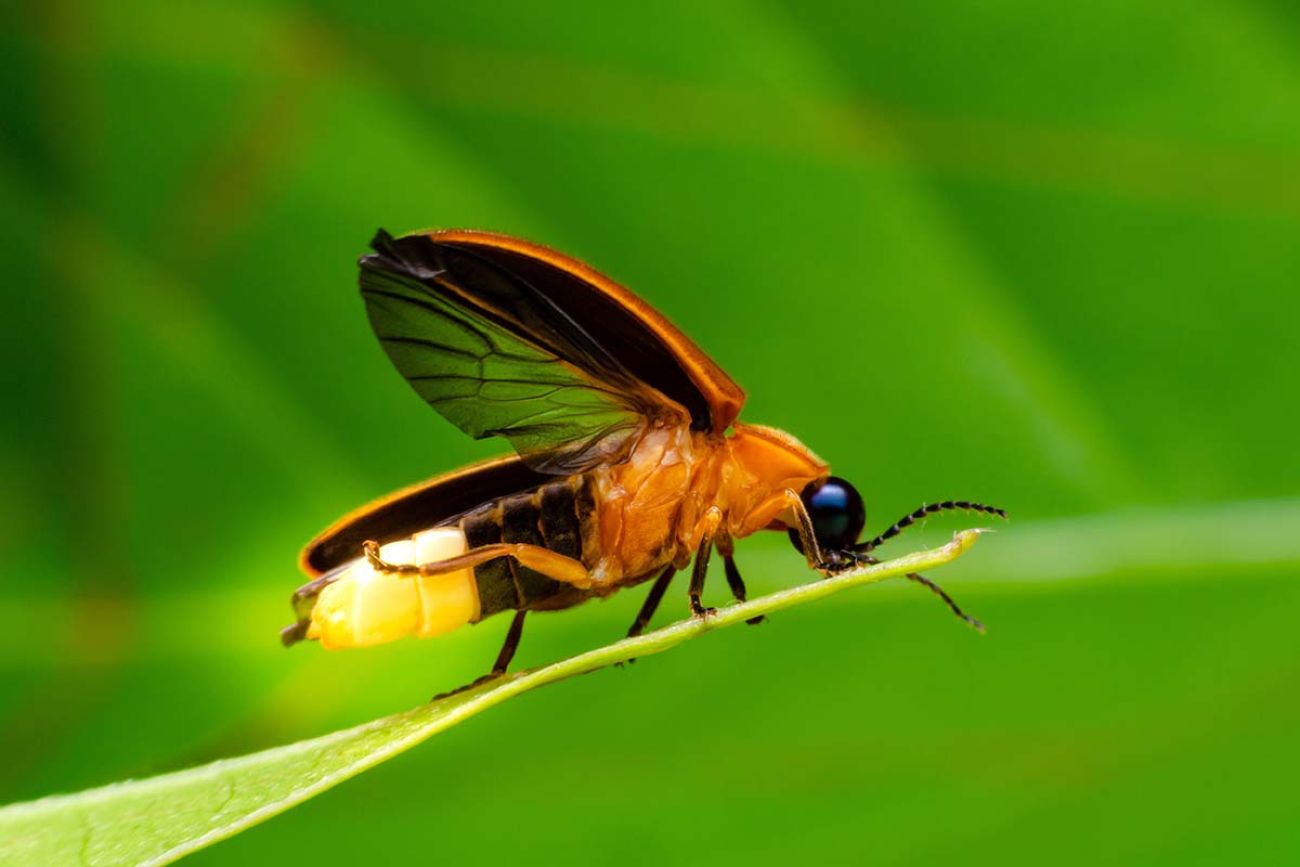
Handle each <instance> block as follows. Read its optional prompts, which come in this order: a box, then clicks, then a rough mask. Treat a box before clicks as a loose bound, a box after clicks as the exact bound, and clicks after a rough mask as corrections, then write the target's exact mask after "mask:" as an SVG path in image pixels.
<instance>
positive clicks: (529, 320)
mask: <svg viewBox="0 0 1300 867" xmlns="http://www.w3.org/2000/svg"><path fill="white" fill-rule="evenodd" d="M372 247H373V248H374V250H375V252H374V254H372V255H368V256H365V257H363V258H362V259H361V292H362V295H363V297H364V298H365V301H366V309H367V312H368V313H369V316H370V322H371V326H372V327H373V328H374V331H375V334H376V335H377V336H378V338H379V340H380V343H381V344H382V345H383V347H384V350H385V352H387V353H388V357H389V358H390V359H392V361H393V364H394V365H396V367H397V369H398V370H399V371H400V372H401V374H402V375H403V376H404V377H405V378H406V380H407V381H408V382H409V383H410V384H411V385H412V387H413V388H414V389H415V390H416V392H417V393H418V394H419V395H420V396H421V397H422V398H424V400H425V401H427V402H428V403H429V404H430V405H431V406H432V407H433V408H434V409H436V410H438V412H439V413H441V414H442V415H443V416H444V417H446V418H447V419H448V420H449V421H451V422H452V423H453V424H455V425H456V426H457V427H459V428H460V429H461V430H463V431H465V432H466V433H468V434H469V435H471V436H473V437H476V438H483V437H490V436H502V437H505V438H507V439H508V440H509V441H510V442H511V444H512V445H513V446H514V448H515V450H516V451H517V452H518V453H519V454H520V455H521V456H522V458H523V460H524V462H525V463H526V464H527V465H528V466H529V467H531V468H532V469H533V470H536V471H538V472H543V473H550V474H565V473H574V472H581V471H582V470H585V469H588V468H590V467H592V466H595V465H597V464H599V463H602V462H606V461H611V460H617V459H619V458H620V457H621V456H622V454H623V452H624V449H625V446H626V442H627V440H628V437H629V436H630V435H632V434H633V433H635V432H636V431H638V430H640V429H642V428H643V427H644V425H645V424H646V423H647V422H648V421H651V420H658V421H663V422H668V423H673V422H677V423H682V424H689V425H690V426H691V427H692V428H694V429H696V430H711V431H716V432H721V431H723V430H725V429H726V427H727V426H728V425H730V424H731V422H732V421H733V420H734V419H735V417H736V415H737V414H738V413H739V411H740V407H741V404H742V403H743V402H744V393H743V392H742V391H741V390H740V388H739V387H738V386H736V384H735V383H734V382H732V381H731V379H729V378H728V377H727V375H726V374H724V373H723V372H722V371H721V370H720V369H718V367H717V366H716V365H715V364H714V363H713V362H712V361H711V360H709V358H708V357H707V356H705V355H704V354H703V353H702V352H700V350H699V349H698V348H697V347H696V346H695V345H694V344H693V343H691V341H690V340H689V339H688V338H686V337H685V336H684V335H683V334H681V332H679V331H677V329H676V328H674V327H673V326H672V325H671V324H670V323H669V322H668V321H667V320H666V319H664V318H663V317H662V316H660V315H659V314H658V313H657V312H656V311H654V310H653V309H651V308H650V307H649V306H648V305H646V304H645V303H644V302H642V301H641V300H640V299H638V298H637V297H636V296H634V295H633V294H632V293H631V292H629V291H628V290H627V289H624V288H623V287H622V286H619V285H618V284H616V283H614V282H613V281H612V280H609V279H608V278H607V277H604V276H603V275H601V274H599V273H597V272H596V271H594V270H592V269H590V268H588V267H587V266H586V265H583V264H582V263H581V262H578V261H576V260H574V259H570V258H568V257H566V256H563V255H561V254H559V253H556V252H555V251H552V250H548V249H546V248H544V247H540V246H538V245H534V244H530V243H528V242H525V241H519V240H517V239H514V238H508V237H506V236H502V235H495V234H491V233H486V232H472V231H446V232H432V233H428V234H414V235H406V236H404V237H401V238H393V237H391V236H390V235H388V234H387V233H385V232H382V231H381V232H380V233H379V234H378V235H376V237H375V239H374V241H373V242H372Z"/></svg>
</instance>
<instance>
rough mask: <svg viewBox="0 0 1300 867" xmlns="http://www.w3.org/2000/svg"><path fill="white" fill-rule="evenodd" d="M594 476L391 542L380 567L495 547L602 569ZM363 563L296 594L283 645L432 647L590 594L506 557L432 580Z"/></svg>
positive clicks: (550, 485) (508, 499)
mask: <svg viewBox="0 0 1300 867" xmlns="http://www.w3.org/2000/svg"><path fill="white" fill-rule="evenodd" d="M592 495H593V484H592V480H591V478H590V477H589V476H586V475H580V476H570V477H567V478H560V479H556V480H555V481H552V482H547V483H545V484H543V485H540V486H538V487H536V488H534V489H533V490H530V491H524V492H521V493H518V494H510V495H507V496H503V497H501V498H499V499H497V500H495V501H493V502H489V503H485V504H484V505H482V506H479V507H477V508H475V509H472V510H470V511H469V512H466V513H464V514H462V515H460V516H458V517H455V518H452V519H449V520H448V521H447V522H446V523H444V524H442V525H441V526H437V527H431V528H429V529H427V530H422V531H420V532H417V533H414V534H412V535H411V536H409V537H406V538H401V539H393V540H390V541H388V542H386V543H385V544H383V545H382V546H381V547H380V558H381V559H383V560H385V561H387V562H390V563H395V564H416V565H426V564H430V563H436V562H440V561H443V560H447V559H449V558H451V557H456V556H459V555H460V554H464V553H465V552H466V551H469V550H472V549H474V548H478V547H481V546H483V545H490V544H493V543H496V542H519V543H524V544H529V545H536V546H539V547H543V548H547V549H548V550H551V551H554V552H556V553H558V554H563V555H564V556H566V557H571V558H573V559H575V560H578V561H580V562H582V563H583V565H584V566H586V567H587V568H588V569H589V570H590V569H592V568H593V567H594V566H595V565H596V563H598V562H599V560H600V556H601V551H600V539H599V533H598V532H596V506H595V503H594V501H593V499H592ZM360 553H361V552H360V551H359V550H358V551H357V556H356V557H355V558H354V559H352V560H350V561H348V562H346V563H344V564H342V565H340V566H338V567H336V568H334V569H332V570H331V571H330V572H328V573H326V574H325V575H323V576H321V577H319V578H317V579H316V580H315V581H313V582H311V583H310V584H307V585H305V586H304V587H302V588H300V589H299V591H298V593H297V594H295V605H296V607H297V608H298V609H299V616H300V620H299V623H298V624H297V625H296V626H295V627H290V628H289V629H288V630H286V631H285V633H284V636H285V640H286V643H292V642H293V641H295V640H297V639H300V638H313V639H318V640H319V641H320V642H321V644H322V645H323V646H325V647H364V646H369V645H374V644H382V643H385V642H388V641H393V640H395V639H397V638H401V637H404V636H406V635H414V636H417V637H420V638H426V637H430V636H433V635H439V634H442V633H445V632H449V631H451V630H453V629H456V628H458V627H460V626H463V625H465V624H466V623H477V622H478V621H480V620H482V619H483V618H484V617H489V616H491V615H493V614H496V613H498V612H501V611H506V610H532V611H546V610H555V609H559V608H567V607H569V606H572V605H576V604H578V603H579V602H582V601H584V600H585V599H587V598H589V596H591V595H593V594H592V593H590V592H587V591H582V590H578V589H577V588H574V587H573V586H571V585H568V584H563V583H561V582H559V581H555V580H553V579H551V578H548V577H546V576H545V575H542V574H540V573H538V572H534V571H533V570H531V569H528V568H525V567H523V566H520V565H518V564H517V563H515V561H514V560H511V559H507V558H501V559H497V560H490V561H488V562H486V563H482V564H480V565H478V566H476V567H474V568H472V569H462V570H457V571H455V572H450V573H446V574H443V575H435V576H423V575H421V576H403V575H394V574H386V573H379V572H376V571H375V570H374V568H373V567H372V566H371V565H370V563H369V562H368V561H367V560H366V559H365V558H364V557H362V556H360Z"/></svg>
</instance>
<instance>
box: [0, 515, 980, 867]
mask: <svg viewBox="0 0 1300 867" xmlns="http://www.w3.org/2000/svg"><path fill="white" fill-rule="evenodd" d="M980 532H981V531H979V530H964V531H962V532H960V533H957V534H956V535H955V536H954V537H953V539H952V541H951V542H949V543H948V544H947V545H944V546H942V547H940V548H935V549H932V550H929V551H920V552H917V553H914V554H908V555H906V556H903V557H899V558H897V559H895V560H889V561H885V562H883V563H878V564H875V565H872V566H867V567H864V568H861V569H856V570H853V571H850V572H847V573H844V574H842V575H837V576H835V577H834V578H829V579H826V580H823V581H814V582H811V583H808V584H802V585H799V586H796V587H792V588H790V589H788V590H783V591H780V592H777V593H772V594H770V595H767V596H764V597H761V598H758V599H753V600H750V601H749V602H745V603H742V604H737V605H731V606H728V607H726V608H722V609H719V610H718V612H717V613H716V614H714V615H712V616H711V617H709V618H707V619H705V620H694V619H692V620H685V621H681V622H678V623H674V624H672V625H669V626H666V627H664V628H663V629H659V630H657V631H655V632H652V633H649V634H646V635H642V636H639V637H637V638H629V639H625V640H622V641H618V642H615V643H613V644H610V645H607V646H605V647H600V648H597V649H595V650H591V651H588V652H586V653H581V654H578V655H577V656H573V657H570V658H568V659H565V660H562V661H560V662H556V663H553V664H551V665H548V666H545V667H543V668H539V669H535V670H532V671H525V672H520V673H518V674H515V675H513V676H509V677H504V678H501V679H500V680H496V681H492V682H491V683H488V684H485V685H483V686H481V687H478V688H476V689H473V690H468V691H465V692H462V693H458V694H456V695H452V696H449V697H446V698H443V699H439V700H437V701H433V702H430V703H429V704H426V705H422V706H420V707H417V708H414V709H412V710H409V711H405V712H402V713H397V714H393V715H391V716H387V717H383V718H381V719H377V720H374V721H372V722H369V723H365V724H363V725H359V726H355V727H353V728H350V729H344V730H342V731H337V732H333V733H331V734H328V735H324V736H322V737H319V738H313V739H311V740H306V741H299V742H297V743H294V744H289V745H287V746H282V747H276V748H273V749H269V750H265V751H263V752H260V753H254V754H252V755H248V756H242V757H240V758H236V759H223V760H220V761H216V762H212V763H211V764H207V765H202V766H200V767H197V768H190V769H188V770H183V771H178V772H175V773H170V774H164V775H162V776H158V777H152V778H149V779H145V780H132V781H126V782H121V783H114V784H112V785H108V786H103V787H101V788H97V789H90V790H87V791H84V792H79V793H76V794H71V795H56V796H53V797H49V798H42V799H40V800H37V801H31V802H28V803H23V804H13V805H10V806H8V807H5V808H3V809H0V864H93V865H112V864H166V863H170V862H171V861H174V860H176V859H178V858H180V857H182V856H184V855H187V854H189V853H191V852H194V851H197V850H199V849H202V848H204V847H206V846H210V845H212V844H213V843H216V842H218V841H220V840H224V839H226V838H227V837H231V836H233V835H235V834H238V833H239V832H240V831H243V830H245V829H247V828H250V827H252V826H254V825H256V824H258V823H260V822H263V821H265V820H266V819H269V818H271V817H272V816H275V815H277V814H279V813H282V812H284V811H285V810H288V809H289V808H291V807H293V806H295V805H297V804H300V803H302V802H303V801H306V800H308V799H309V798H311V797H313V796H315V795H317V794H319V793H321V792H323V791H325V790H326V789H329V788H332V787H334V786H336V785H338V784H339V783H341V782H343V781H344V780H347V779H349V778H351V777H354V776H356V775H357V774H359V773H361V772H363V771H365V770H367V769H369V768H371V767H374V766H375V765H377V764H379V763H380V762H383V761H386V760H387V759H390V758H392V757H393V756H395V755H398V754H399V753H402V752H405V751H406V750H408V749H410V748H411V747H413V746H415V745H417V744H419V743H421V742H422V741H425V740H427V739H428V738H430V737H432V736H433V735H435V734H437V733H439V732H441V731H443V730H445V729H447V728H450V727H451V726H454V725H456V724H457V723H459V722H461V721H463V720H465V719H468V718H469V717H472V716H474V715H476V714H478V713H481V712H482V711H484V710H487V709H488V708H490V707H493V706H494V705H497V704H500V703H501V702H503V701H506V700H507V699H509V698H512V697H513V696H516V695H519V694H521V693H524V692H528V691H530V690H533V689H536V688H538V687H540V686H545V685H547V684H551V683H556V682H558V681H561V680H564V679H566V678H569V677H573V676H576V675H579V674H585V673H587V672H591V671H595V670H597V669H600V668H604V667H606V666H609V665H612V664H614V663H617V662H624V661H626V660H628V659H632V658H635V657H642V656H648V655H651V654H654V653H660V652H663V651H665V650H668V649H669V648H671V647H674V646H676V645H678V644H681V643H682V642H684V641H687V640H688V639H691V638H695V637H697V636H699V635H702V634H704V633H705V632H710V631H713V630H715V629H721V628H724V627H728V626H734V625H735V624H738V623H742V622H744V621H745V620H747V619H749V618H752V617H755V616H757V615H759V614H769V613H771V612H774V611H778V610H780V609H783V608H789V607H791V606H794V605H798V604H801V603H804V602H811V601H813V600H816V599H821V598H823V597H826V596H830V595H832V594H835V593H839V592H842V591H844V590H847V589H849V588H851V587H857V586H861V585H864V584H872V583H877V582H880V581H884V580H885V579H887V578H893V577H897V576H900V575H905V574H907V573H909V572H916V571H920V570H923V569H932V568H935V567H937V566H941V565H943V564H945V563H948V562H950V561H952V560H954V559H956V558H957V557H959V556H960V555H961V554H962V553H964V552H965V551H966V550H967V549H969V548H970V547H971V546H972V545H973V544H974V543H975V540H976V539H977V538H978V536H979V534H980Z"/></svg>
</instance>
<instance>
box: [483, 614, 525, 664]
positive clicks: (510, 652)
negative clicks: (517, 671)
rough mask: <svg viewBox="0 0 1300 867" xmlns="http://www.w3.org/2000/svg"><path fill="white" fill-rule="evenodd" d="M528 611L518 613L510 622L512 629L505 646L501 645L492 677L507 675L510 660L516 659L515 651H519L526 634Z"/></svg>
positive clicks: (507, 635) (508, 633)
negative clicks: (522, 637) (525, 623)
mask: <svg viewBox="0 0 1300 867" xmlns="http://www.w3.org/2000/svg"><path fill="white" fill-rule="evenodd" d="M527 613H528V612H527V611H516V612H515V619H514V620H511V621H510V629H509V631H508V632H506V641H505V644H502V645H501V652H500V653H498V654H497V661H496V662H494V663H493V664H492V674H491V676H492V677H500V676H501V675H503V674H505V673H506V669H508V668H509V667H510V660H512V659H514V658H515V651H516V650H518V649H519V638H520V637H521V636H522V635H523V634H524V615H525V614H527Z"/></svg>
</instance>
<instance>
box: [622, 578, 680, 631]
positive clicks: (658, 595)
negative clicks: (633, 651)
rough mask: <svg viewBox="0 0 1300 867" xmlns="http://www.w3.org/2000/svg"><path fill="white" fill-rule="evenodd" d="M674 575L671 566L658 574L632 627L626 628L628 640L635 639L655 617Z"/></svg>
mask: <svg viewBox="0 0 1300 867" xmlns="http://www.w3.org/2000/svg"><path fill="white" fill-rule="evenodd" d="M676 574H677V570H676V569H674V568H673V567H672V566H669V567H667V568H665V569H664V571H662V572H660V573H659V577H658V578H656V579H655V583H654V586H652V587H651V588H650V593H649V595H647V596H646V598H645V602H643V603H642V604H641V610H640V611H639V612H638V613H637V615H636V620H633V621H632V625H631V626H630V627H628V630H627V637H628V638H635V637H636V636H638V635H640V634H641V633H642V632H644V631H645V628H646V627H647V626H648V625H649V624H650V618H652V617H654V616H655V611H657V610H658V609H659V603H660V602H662V601H663V598H664V593H665V592H667V590H668V585H669V584H671V583H672V580H673V576H674V575H676Z"/></svg>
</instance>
